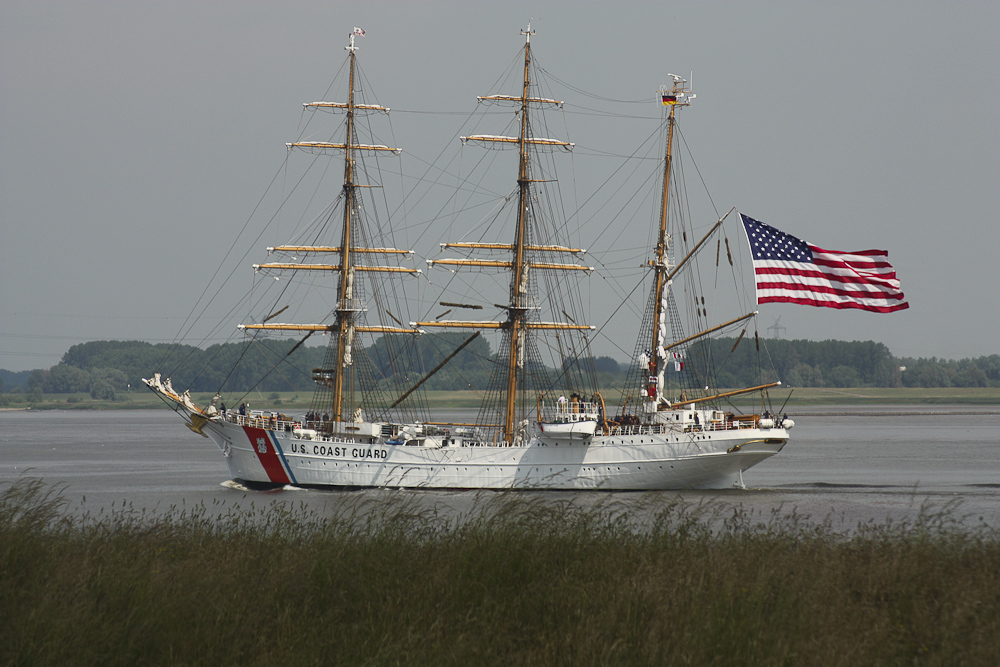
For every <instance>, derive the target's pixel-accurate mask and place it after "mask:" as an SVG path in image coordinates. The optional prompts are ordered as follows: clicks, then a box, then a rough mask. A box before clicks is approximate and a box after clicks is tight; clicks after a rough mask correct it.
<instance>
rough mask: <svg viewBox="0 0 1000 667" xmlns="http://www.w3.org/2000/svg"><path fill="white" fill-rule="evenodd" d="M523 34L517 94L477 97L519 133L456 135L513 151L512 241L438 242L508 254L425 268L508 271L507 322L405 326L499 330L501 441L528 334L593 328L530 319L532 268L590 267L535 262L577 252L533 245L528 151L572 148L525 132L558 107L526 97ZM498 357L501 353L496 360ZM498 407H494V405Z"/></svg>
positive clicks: (507, 431)
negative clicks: (514, 109)
mask: <svg viewBox="0 0 1000 667" xmlns="http://www.w3.org/2000/svg"><path fill="white" fill-rule="evenodd" d="M521 34H522V35H524V37H525V40H524V74H523V78H522V84H521V94H520V95H516V96H515V95H487V96H482V97H480V98H479V100H480V101H481V102H483V101H500V102H513V103H514V104H516V105H518V107H519V110H520V117H521V118H520V120H521V122H520V129H519V132H518V136H516V137H513V136H497V135H487V134H479V135H470V136H465V137H462V138H461V139H462V142H463V143H465V142H469V141H475V142H483V143H488V144H511V145H517V147H518V172H517V188H518V209H517V222H516V225H515V229H514V239H513V241H512V242H511V243H510V244H498V243H443V244H441V245H442V248H465V249H477V250H505V251H509V252H510V259H509V260H506V261H497V260H475V259H440V260H428V264H431V265H433V264H441V265H443V266H468V267H473V266H478V267H497V268H506V269H509V270H510V272H511V280H510V292H509V296H508V302H507V304H505V305H500V304H497V305H500V307H502V308H503V309H504V310H505V311H506V313H507V319H506V321H504V322H497V321H492V322H469V321H448V320H445V321H434V322H411V326H419V327H423V326H427V327H453V328H474V329H501V330H503V331H504V332H505V336H504V341H503V346H504V347H503V349H504V354H506V359H505V364H506V368H505V369H504V372H505V373H506V378H505V382H504V391H503V393H504V398H503V406H502V408H501V409H502V412H503V415H502V417H501V421H502V423H501V424H492V425H491V426H496V427H500V428H502V429H503V437H504V439H505V440H507V441H508V442H513V441H515V440H516V439H517V437H518V428H519V427H518V424H517V423H516V422H517V409H516V403H517V400H518V392H520V391H523V389H524V388H523V387H521V386H520V384H519V379H518V378H519V375H520V374H521V372H522V371H523V370H524V367H525V360H526V356H527V347H528V345H527V338H528V335H529V333H530V331H532V330H538V329H547V330H592V329H593V328H594V327H592V326H590V325H583V324H569V323H563V322H540V321H537V318H536V317H535V316H533V311H534V310H535V309H536V308H537V305H536V304H535V302H534V300H533V299H532V295H531V293H530V289H529V288H530V275H529V272H531V271H538V270H559V271H574V270H582V271H592V270H593V268H592V267H589V266H583V265H580V264H568V263H559V262H543V261H538V259H537V257H538V255H539V254H541V253H573V254H577V253H583V252H586V251H585V250H583V249H580V248H569V247H565V246H558V245H535V244H533V239H532V232H531V224H532V183H534V182H535V180H534V179H532V178H531V149H532V148H533V147H535V146H551V147H559V148H563V149H565V150H572V148H573V144H571V143H569V142H566V141H560V140H557V139H548V138H543V137H534V136H532V134H531V127H532V126H531V120H530V110H531V107H532V106H533V105H540V106H541V105H550V106H562V104H563V103H562V102H561V101H559V100H553V99H546V98H541V97H532V96H531V86H532V81H531V36H532V35H534V34H535V32H534V31H533V30H532V29H531V24H530V23H529V24H528V27H527V29H526V30H522V31H521ZM502 356H503V355H501V357H502ZM498 407H499V406H498Z"/></svg>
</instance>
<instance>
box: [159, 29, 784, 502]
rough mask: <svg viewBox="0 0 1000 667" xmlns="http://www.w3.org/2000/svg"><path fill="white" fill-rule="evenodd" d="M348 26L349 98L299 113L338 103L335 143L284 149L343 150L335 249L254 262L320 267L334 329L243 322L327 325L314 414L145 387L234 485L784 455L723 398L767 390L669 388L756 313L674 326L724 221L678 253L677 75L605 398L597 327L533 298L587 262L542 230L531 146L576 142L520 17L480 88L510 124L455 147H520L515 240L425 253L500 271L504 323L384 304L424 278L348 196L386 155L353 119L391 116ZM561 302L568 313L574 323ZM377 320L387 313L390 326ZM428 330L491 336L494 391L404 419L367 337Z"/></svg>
mask: <svg viewBox="0 0 1000 667" xmlns="http://www.w3.org/2000/svg"><path fill="white" fill-rule="evenodd" d="M358 34H363V33H362V32H360V31H357V30H355V33H353V34H352V35H351V42H350V45H349V46H348V47H347V49H348V51H349V55H348V67H349V92H348V99H347V101H346V102H316V103H312V104H309V105H306V106H307V108H312V109H317V110H320V109H321V110H331V111H338V112H342V113H343V114H344V115H345V122H344V125H343V127H344V132H345V135H344V139H343V141H342V142H319V141H300V142H295V143H293V144H290V145H289V148H290V149H296V150H306V151H310V152H318V153H328V152H337V153H342V154H343V155H344V177H343V188H342V192H341V196H340V198H339V213H338V214H337V215H336V216H333V215H331V216H330V218H329V222H330V225H328V226H329V227H333V228H335V229H336V230H337V231H338V232H339V238H338V239H337V240H336V241H335V242H332V243H331V244H329V245H320V244H316V243H311V244H307V243H295V244H288V245H284V246H275V247H272V248H269V249H268V250H269V252H271V253H278V254H286V255H289V256H290V258H291V259H290V260H289V261H283V262H269V263H266V264H258V265H255V267H254V268H255V270H257V271H265V272H277V273H281V272H310V273H315V274H318V275H323V276H329V277H332V279H333V282H335V284H336V304H335V308H334V309H333V310H332V312H331V313H329V314H328V315H327V317H328V321H324V322H319V323H315V324H293V323H277V322H274V321H273V319H274V318H275V317H276V316H277V314H278V313H280V312H281V311H278V312H276V313H275V314H274V315H271V316H269V317H268V318H265V319H264V320H263V321H261V322H258V323H251V324H245V325H241V326H242V328H243V330H244V331H245V332H248V334H256V333H258V332H259V333H262V334H267V333H275V332H292V333H296V334H301V333H304V334H305V336H306V337H308V336H310V335H312V334H313V333H317V332H321V333H323V334H326V335H328V336H329V343H328V346H327V353H326V359H325V361H324V364H323V366H322V367H321V368H316V369H314V371H313V380H314V381H315V382H316V384H317V387H318V389H317V394H316V398H315V399H314V401H313V406H312V409H311V410H310V411H309V412H308V413H307V414H306V415H300V416H296V417H286V416H284V415H278V414H277V413H261V412H252V411H251V412H250V413H248V414H247V413H243V412H241V411H237V410H232V409H230V410H223V409H220V408H219V407H218V406H217V405H215V403H214V402H213V404H212V405H209V406H200V405H196V404H195V403H194V402H193V401H192V400H191V398H190V395H189V394H188V393H187V392H184V393H178V392H177V391H176V390H175V389H174V388H173V387H172V386H171V383H170V381H169V379H167V380H164V379H161V375H160V374H156V375H154V377H153V378H152V379H150V380H147V381H146V382H147V384H148V385H149V386H150V387H151V388H152V389H153V390H154V391H156V392H157V393H159V394H160V395H161V396H162V397H163V398H164V399H165V400H166V401H167V402H168V403H170V404H171V405H172V406H173V407H174V408H175V409H176V410H177V411H178V412H180V413H181V414H182V415H183V416H184V417H185V419H186V420H187V422H188V427H189V428H191V429H192V430H194V431H195V432H197V433H199V434H201V435H203V436H206V437H208V438H211V439H212V440H213V441H214V442H215V444H216V445H218V447H219V448H220V450H221V451H222V453H223V455H224V457H225V459H226V462H227V464H228V466H229V469H230V472H231V474H232V475H233V477H234V478H236V479H238V480H243V481H247V482H257V483H270V484H295V485H320V486H343V487H427V488H461V489H468V488H483V489H525V488H547V489H677V488H701V487H723V486H731V485H733V484H734V483H736V484H742V473H743V471H745V470H746V469H748V468H749V467H751V466H753V465H755V464H757V463H759V462H760V461H763V460H764V459H766V458H768V457H770V456H772V455H774V454H775V453H777V452H779V451H780V450H781V449H782V447H784V445H785V443H786V442H787V440H788V429H789V428H790V427H791V425H792V424H791V421H790V420H785V419H775V418H773V417H771V416H770V415H769V414H767V413H766V412H764V413H763V414H748V415H735V414H733V413H731V412H726V411H723V410H722V409H720V408H719V407H718V405H720V401H722V400H723V399H725V398H727V397H729V396H732V395H735V394H741V393H746V392H766V390H767V389H768V388H770V387H773V386H775V385H776V384H777V383H765V384H761V385H758V386H755V387H750V388H747V389H741V390H732V391H726V392H719V391H716V392H713V391H711V390H708V388H707V387H705V388H701V387H697V388H695V387H690V388H687V389H685V388H682V387H677V386H674V385H673V384H672V382H671V378H670V377H668V372H669V369H670V367H671V365H678V366H679V363H680V362H679V361H678V359H680V358H683V355H684V354H685V353H688V351H689V350H690V348H691V346H692V345H696V344H697V343H698V341H700V340H701V339H703V338H704V337H705V336H708V335H710V334H711V333H712V332H714V331H716V330H720V329H722V328H723V327H731V326H733V325H734V324H739V323H740V322H742V321H744V320H747V319H749V318H751V317H752V316H753V313H750V314H747V315H745V316H742V317H740V318H737V319H735V320H731V321H729V322H726V323H724V324H721V325H717V326H715V327H708V328H706V329H703V330H701V331H699V332H697V333H693V334H691V335H685V334H684V333H683V327H681V326H680V325H679V324H675V323H673V322H672V320H673V319H674V318H676V317H678V309H677V307H676V305H675V302H674V294H673V292H672V291H671V286H672V284H673V281H674V278H675V276H677V275H678V274H679V273H680V272H682V271H684V270H685V269H686V267H687V266H688V264H689V262H691V261H693V259H692V258H693V257H695V255H696V254H697V251H698V249H699V247H700V246H702V245H703V243H704V241H705V240H706V239H707V238H708V237H709V236H711V234H712V233H713V232H714V231H715V230H716V228H717V227H718V226H719V225H721V224H722V221H721V220H720V221H719V223H717V224H716V226H715V227H713V228H712V230H711V231H709V233H708V235H706V237H705V239H703V240H702V242H699V243H698V244H696V246H695V247H694V248H693V249H692V250H691V252H689V253H688V254H687V255H686V256H685V257H684V258H683V259H681V260H679V261H676V259H675V257H674V252H673V251H674V246H673V242H672V235H671V233H670V231H669V229H668V218H669V216H668V211H669V206H670V193H671V185H672V184H671V167H672V160H673V153H672V151H673V140H674V137H673V134H674V123H675V113H676V111H677V109H679V108H680V107H683V106H687V105H688V104H690V100H691V99H692V98H693V97H694V96H693V95H692V94H691V93H690V91H689V89H688V88H687V87H686V82H685V81H684V80H683V79H680V78H679V77H674V82H673V84H672V86H670V87H669V88H664V89H663V90H662V91H661V93H662V101H663V104H664V107H665V108H669V113H668V114H666V117H665V125H666V133H667V138H666V149H665V155H664V159H663V177H662V192H661V204H660V213H659V227H658V230H657V235H656V245H655V247H654V248H653V249H652V255H651V259H650V260H649V262H648V267H647V268H648V272H649V274H650V276H651V278H652V285H651V291H650V296H649V299H648V306H647V312H646V315H645V317H644V319H643V325H642V328H641V330H640V332H639V338H638V342H637V344H636V355H635V360H634V363H633V366H632V372H631V373H630V374H629V376H628V378H629V379H628V387H627V389H626V396H625V400H624V401H623V405H621V406H609V405H606V404H605V401H604V398H603V397H602V395H601V393H600V391H599V390H598V388H597V386H596V384H594V383H590V384H589V385H588V382H587V381H586V379H585V376H586V373H585V372H582V371H581V369H583V370H585V368H584V366H585V365H586V364H583V363H578V360H576V359H574V358H573V357H574V355H579V356H580V357H582V358H584V359H587V358H590V359H592V357H590V356H589V339H588V334H590V332H592V331H593V329H594V327H593V326H592V325H590V324H585V323H582V322H581V321H580V317H579V314H578V312H576V311H572V309H571V308H570V307H569V306H567V305H565V304H563V303H562V302H561V301H559V300H558V299H557V298H555V297H554V296H552V295H551V294H548V295H546V296H544V297H543V296H540V292H541V291H542V289H543V288H551V287H559V286H560V285H565V281H564V280H563V278H562V277H563V276H567V275H578V274H586V273H588V272H590V271H593V269H592V268H591V267H589V266H587V265H586V264H585V263H583V262H582V259H581V258H582V257H584V256H585V254H586V251H585V250H584V249H582V248H577V247H573V245H572V244H569V243H565V242H563V241H562V240H561V239H560V238H559V234H558V231H559V229H562V228H563V227H564V225H563V226H560V225H554V226H553V225H548V226H544V225H539V224H537V222H536V218H537V217H538V216H537V213H538V211H537V210H536V209H537V207H538V206H539V201H540V196H539V192H538V191H537V188H539V187H540V186H542V185H543V184H544V183H545V182H546V181H547V180H549V179H547V178H546V177H545V176H546V175H545V174H541V173H539V170H538V169H537V163H536V161H535V159H534V156H535V155H536V153H537V151H539V150H548V151H553V150H571V149H572V148H573V145H572V144H571V143H569V142H567V141H563V140H560V139H553V138H547V137H543V136H538V135H537V134H536V131H535V128H536V127H537V126H536V124H535V123H534V122H533V121H534V117H535V113H536V111H538V110H540V109H543V108H545V107H552V106H560V105H561V104H562V102H561V101H559V100H555V99H550V98H546V97H543V96H541V95H540V94H539V93H538V92H537V90H536V86H535V85H534V83H533V79H532V72H533V68H532V51H531V37H532V35H533V34H534V33H533V32H532V30H531V28H530V25H529V27H528V29H527V30H523V31H522V35H524V38H525V39H524V50H523V55H524V67H523V77H522V78H521V81H520V83H521V85H520V90H519V92H517V93H515V94H501V95H489V96H484V97H481V98H479V99H480V101H481V102H485V103H495V104H507V105H513V106H514V108H515V109H516V112H517V118H518V123H517V132H516V133H514V134H511V135H510V136H506V135H492V134H470V135H467V136H464V137H462V141H463V142H466V143H475V144H483V145H485V146H487V147H504V146H506V147H510V148H512V149H515V150H516V151H517V154H518V160H517V174H516V190H515V191H514V193H513V194H512V195H511V197H510V200H511V202H512V205H516V207H517V208H516V211H515V212H514V214H513V215H512V217H513V218H514V228H513V229H512V230H509V233H510V237H509V240H504V241H500V242H485V241H456V242H446V243H442V244H441V247H442V250H443V251H448V252H451V251H454V252H455V253H456V254H459V255H461V256H460V257H445V258H439V259H434V260H428V264H429V265H430V270H434V269H435V268H445V269H448V270H450V271H469V270H471V271H497V272H502V273H503V274H504V275H507V276H509V282H508V286H507V290H506V300H505V302H504V303H498V304H495V306H496V307H497V309H498V312H499V313H500V317H498V318H496V319H493V320H464V319H447V320H446V319H443V318H442V317H438V318H437V319H434V320H426V321H413V322H408V323H404V322H403V321H402V320H401V319H400V318H398V317H396V316H395V315H393V313H392V312H391V311H390V309H389V308H388V307H387V305H386V304H385V303H384V302H383V301H381V299H383V297H382V296H380V295H382V294H383V292H385V291H386V290H387V289H388V290H389V291H392V290H391V289H389V288H388V287H387V285H388V283H387V282H386V281H389V280H395V279H397V278H401V277H405V276H407V275H412V274H415V273H419V270H418V269H416V268H412V267H410V266H407V265H405V264H403V263H402V262H395V263H394V262H392V261H391V260H392V259H393V258H397V259H398V258H406V257H409V256H410V255H411V254H412V251H408V250H401V249H396V248H392V247H387V246H385V245H383V244H382V242H381V240H380V239H378V238H373V234H372V232H371V230H370V229H369V228H368V227H366V226H365V225H363V224H362V222H363V217H364V216H363V205H362V203H361V198H360V196H359V191H360V190H361V189H362V188H363V187H365V185H364V184H362V183H359V182H358V181H357V171H356V164H357V159H358V156H359V155H366V154H378V153H384V152H390V151H395V150H397V149H393V148H390V147H389V146H385V145H381V144H374V143H363V142H361V141H359V140H358V139H357V132H356V129H355V122H356V120H355V119H356V118H357V117H358V115H359V114H369V113H388V109H386V108H384V107H381V106H379V105H373V104H362V103H360V102H357V101H356V100H355V87H356V83H355V67H356V53H355V51H356V48H355V46H354V37H355V36H356V35H358ZM542 126H544V125H542ZM317 256H318V257H330V258H334V260H333V261H332V262H329V261H327V262H323V263H311V262H309V261H306V259H303V258H308V257H317ZM401 289H404V290H405V286H404V287H403V288H401ZM554 291H558V289H556V290H554ZM443 303H444V302H443ZM452 305H456V306H461V305H462V304H452ZM477 308H480V309H481V306H477ZM568 309H569V310H568ZM571 311H572V312H574V314H577V317H571V316H570V312H571ZM544 313H548V315H546V314H544ZM385 315H388V316H389V317H390V318H391V320H389V321H385V317H384V316H385ZM369 316H377V317H378V320H379V321H378V322H377V323H376V322H374V321H372V322H370V321H368V318H369ZM435 329H437V330H442V329H443V330H446V331H454V330H463V331H471V332H474V333H473V335H476V333H475V332H481V331H487V332H490V331H491V332H493V333H494V334H499V339H500V345H499V350H498V353H497V355H496V358H495V359H494V360H493V363H492V372H491V378H490V382H489V388H488V389H487V391H486V392H485V394H484V395H483V401H482V407H481V409H480V410H479V414H478V417H477V418H476V420H475V421H471V422H468V423H453V422H443V421H442V422H438V421H434V420H432V419H428V418H421V419H414V418H412V416H410V415H411V414H412V413H408V412H407V411H405V410H402V411H401V410H400V409H399V408H400V404H401V403H403V402H404V401H403V399H405V398H406V397H407V396H409V395H410V392H411V391H412V389H411V390H407V391H405V392H399V394H398V397H397V398H396V399H395V400H392V399H393V396H392V395H386V394H387V392H386V390H385V383H384V382H381V381H380V378H377V377H376V373H375V372H374V371H373V370H372V361H371V360H370V359H368V357H367V353H366V346H365V345H364V341H366V340H372V339H373V338H382V339H383V341H384V343H385V345H386V346H388V348H389V355H390V357H391V356H405V355H406V351H405V350H404V349H396V350H394V349H392V346H393V345H397V346H399V345H403V343H401V342H400V341H405V340H407V339H408V338H412V337H416V336H421V335H423V334H424V333H425V332H427V331H430V330H435ZM543 336H553V337H555V339H556V341H557V342H556V345H555V347H557V348H558V349H559V351H560V357H561V358H562V363H561V365H560V366H559V367H557V368H555V369H552V368H551V367H549V366H546V364H544V363H543V361H542V358H541V355H540V353H539V342H538V341H539V340H540V338H541V337H543ZM394 341H395V342H394ZM401 375H404V374H401ZM418 384H419V383H418ZM699 384H700V382H699ZM408 417H409V418H408Z"/></svg>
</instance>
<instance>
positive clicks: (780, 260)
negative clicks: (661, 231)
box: [740, 213, 910, 313]
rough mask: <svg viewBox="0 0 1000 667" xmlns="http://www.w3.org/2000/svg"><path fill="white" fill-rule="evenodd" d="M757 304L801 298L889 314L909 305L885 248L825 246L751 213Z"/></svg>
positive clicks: (828, 305)
mask: <svg viewBox="0 0 1000 667" xmlns="http://www.w3.org/2000/svg"><path fill="white" fill-rule="evenodd" d="M740 219H741V220H742V221H743V228H744V229H745V230H746V233H747V239H748V240H749V241H750V253H751V255H753V268H754V273H755V274H756V278H757V303H769V302H779V303H799V304H802V305H805V306H822V307H826V308H858V309H860V310H870V311H872V312H876V313H891V312H893V311H896V310H903V309H905V308H909V307H910V304H908V303H907V302H906V300H905V298H904V297H903V292H902V291H901V289H900V286H899V280H897V279H896V270H895V269H894V268H892V265H891V264H889V253H888V252H887V251H885V250H858V251H855V252H840V251H838V250H823V249H822V248H817V247H816V246H814V245H812V244H810V243H806V242H805V241H803V240H802V239H799V238H796V237H794V236H792V235H791V234H785V233H784V232H781V231H779V230H777V229H775V228H774V227H771V226H770V225H765V224H764V223H763V222H759V221H757V220H754V219H753V218H749V217H747V216H745V215H743V214H742V213H741V214H740Z"/></svg>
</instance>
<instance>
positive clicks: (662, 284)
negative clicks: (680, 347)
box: [647, 74, 695, 405]
mask: <svg viewBox="0 0 1000 667" xmlns="http://www.w3.org/2000/svg"><path fill="white" fill-rule="evenodd" d="M669 76H671V77H672V78H673V80H674V82H673V85H672V86H670V87H669V88H668V87H667V86H661V87H660V91H659V92H660V97H661V99H662V102H663V105H664V106H669V107H670V114H669V116H668V118H667V147H666V154H665V155H664V159H663V192H662V195H661V201H660V229H659V235H658V236H657V241H656V248H655V249H654V255H655V257H656V259H655V262H654V269H655V271H656V279H655V281H656V282H655V290H654V306H653V330H652V341H651V342H652V345H651V346H650V349H651V350H652V355H651V357H652V358H651V359H650V362H649V377H650V378H651V380H650V382H651V385H650V386H648V387H647V396H648V398H649V400H650V401H652V402H655V403H656V404H657V405H658V404H659V402H660V400H661V399H662V398H663V379H664V371H665V370H666V365H667V353H666V350H665V346H664V342H665V338H666V331H665V329H666V321H665V320H666V317H665V314H666V308H667V295H668V294H669V291H670V285H671V282H672V281H670V280H669V279H668V277H667V276H668V274H669V273H670V269H671V267H670V266H669V261H670V253H669V250H670V240H671V239H670V235H669V234H668V233H667V209H668V205H669V201H670V175H671V166H672V162H673V144H674V125H675V123H676V119H675V116H674V114H675V113H676V111H677V107H680V106H689V105H690V104H691V100H692V99H693V98H694V97H695V96H694V95H693V94H691V91H690V89H689V88H687V87H686V86H685V84H686V83H687V81H685V80H684V79H682V78H681V77H679V76H677V75H676V74H670V75H669ZM653 378H655V380H653ZM653 384H655V387H654V386H652V385H653Z"/></svg>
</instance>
